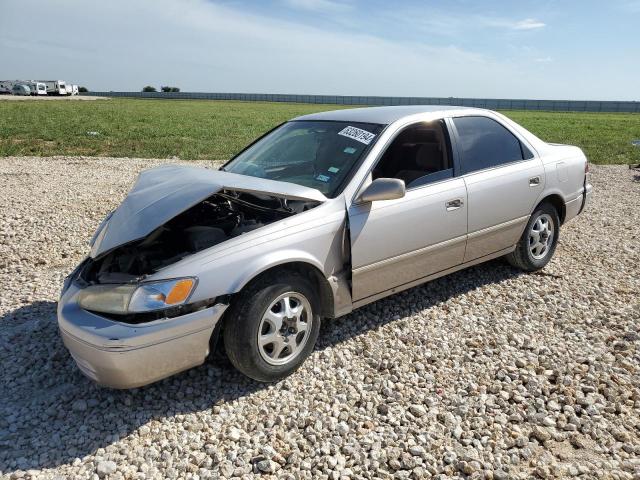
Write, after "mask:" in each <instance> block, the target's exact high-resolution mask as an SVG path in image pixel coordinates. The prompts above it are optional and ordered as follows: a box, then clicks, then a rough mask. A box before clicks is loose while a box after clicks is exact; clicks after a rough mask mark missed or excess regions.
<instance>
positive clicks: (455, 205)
mask: <svg viewBox="0 0 640 480" xmlns="http://www.w3.org/2000/svg"><path fill="white" fill-rule="evenodd" d="M462 205H464V202H463V201H462V199H461V198H456V199H454V200H449V201H448V202H447V203H445V206H446V207H447V212H451V211H452V210H457V209H459V208H460V207H461V206H462Z"/></svg>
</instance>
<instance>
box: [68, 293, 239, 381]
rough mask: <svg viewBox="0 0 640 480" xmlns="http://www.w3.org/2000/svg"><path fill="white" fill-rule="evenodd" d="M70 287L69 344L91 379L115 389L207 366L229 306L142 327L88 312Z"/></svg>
mask: <svg viewBox="0 0 640 480" xmlns="http://www.w3.org/2000/svg"><path fill="white" fill-rule="evenodd" d="M79 291H80V289H79V287H78V286H77V285H75V284H74V283H71V284H70V285H69V286H68V288H66V290H65V291H64V293H63V295H62V298H61V299H60V302H59V303H58V326H59V328H60V333H61V335H62V340H63V342H64V344H65V346H66V347H67V348H68V349H69V352H70V353H71V356H72V357H73V359H74V360H75V362H76V364H77V365H78V367H79V368H80V370H81V371H82V373H84V374H85V375H86V376H87V377H89V378H90V379H92V380H94V381H95V382H97V383H99V384H100V385H104V386H107V387H111V388H134V387H140V386H142V385H147V384H149V383H153V382H155V381H157V380H160V379H162V378H166V377H168V376H170V375H173V374H175V373H178V372H181V371H183V370H186V369H188V368H191V367H195V366H196V365H200V364H202V363H203V362H204V360H205V358H206V357H207V355H208V354H209V340H210V338H211V335H212V333H213V330H214V328H215V327H216V325H217V324H218V322H219V321H220V318H221V317H222V314H223V313H224V312H225V310H226V309H227V305H224V304H220V303H219V304H216V305H214V306H212V307H209V308H206V309H203V310H199V311H197V312H193V313H189V314H186V315H182V316H179V317H174V318H169V319H162V320H155V321H152V322H148V323H142V324H135V325H131V324H126V323H121V322H117V321H114V320H111V319H108V318H105V317H102V316H100V315H97V314H95V313H91V312H88V311H87V310H84V309H82V308H81V307H80V305H79V304H78V302H77V296H78V292H79Z"/></svg>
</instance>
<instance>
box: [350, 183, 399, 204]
mask: <svg viewBox="0 0 640 480" xmlns="http://www.w3.org/2000/svg"><path fill="white" fill-rule="evenodd" d="M404 193H405V186H404V181H403V180H400V179H398V178H376V179H375V180H374V181H373V182H371V183H370V184H369V186H368V187H367V188H365V189H364V192H362V194H361V195H360V198H359V199H358V202H360V203H369V202H375V201H379V200H395V199H396V198H402V197H404Z"/></svg>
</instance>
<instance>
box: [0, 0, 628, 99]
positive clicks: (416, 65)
mask: <svg viewBox="0 0 640 480" xmlns="http://www.w3.org/2000/svg"><path fill="white" fill-rule="evenodd" d="M45 77H46V78H47V79H48V78H59V79H65V80H67V81H69V82H71V83H78V84H80V85H86V86H87V87H89V88H91V89H92V90H139V89H141V88H142V86H144V85H147V84H151V85H155V86H159V85H166V84H169V85H175V86H178V87H180V88H182V90H184V91H226V92H266V93H310V94H343V95H397V96H443V97H448V96H456V97H492V98H542V99H603V100H640V88H639V87H638V86H639V85H640V0H609V1H608V2H601V1H598V2H596V1H591V0H585V1H577V0H575V1H574V0H568V1H560V0H540V1H537V2H533V1H531V2H530V1H519V2H513V1H511V2H506V1H484V2H477V1H475V2H472V1H467V0H449V1H446V0H425V1H417V0H411V1H403V2H390V1H381V0H370V1H364V0H274V1H271V2H267V1H256V0H226V1H225V0H136V1H130V0H110V1H109V2H99V3H98V2H90V1H86V0H31V1H30V2H29V8H28V11H25V10H24V6H23V5H21V4H20V3H19V2H6V3H5V4H4V5H3V8H2V15H1V16H0V78H2V79H4V78H7V79H11V78H45Z"/></svg>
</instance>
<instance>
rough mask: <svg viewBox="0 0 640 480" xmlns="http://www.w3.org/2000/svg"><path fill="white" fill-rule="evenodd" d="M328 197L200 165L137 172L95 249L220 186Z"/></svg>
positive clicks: (148, 227)
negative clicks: (134, 181)
mask: <svg viewBox="0 0 640 480" xmlns="http://www.w3.org/2000/svg"><path fill="white" fill-rule="evenodd" d="M225 189H226V190H234V191H237V192H245V193H253V194H262V195H271V196H275V197H282V198H289V199H292V200H312V201H317V202H324V201H325V200H326V199H327V198H326V197H325V196H324V195H323V194H322V193H320V192H319V191H318V190H316V189H313V188H309V187H304V186H301V185H296V184H293V183H287V182H279V181H276V180H268V179H264V178H257V177H249V176H247V175H238V174H236V173H229V172H223V171H220V170H209V169H206V168H200V167H186V166H179V165H163V166H160V167H156V168H152V169H150V170H146V171H144V172H142V173H140V175H139V176H138V179H137V180H136V183H135V184H134V186H133V188H132V189H131V190H130V191H129V193H128V195H127V197H126V198H125V199H124V200H123V202H122V203H121V204H120V205H119V206H118V208H116V209H115V210H114V211H113V214H112V215H111V217H110V218H109V220H108V221H107V222H106V223H105V225H104V227H103V231H100V232H97V233H98V234H97V235H96V239H95V243H94V245H93V248H92V249H91V257H93V258H96V257H98V256H100V255H102V254H103V253H106V252H108V251H110V250H112V249H114V248H116V247H118V246H120V245H124V244H125V243H130V242H133V241H135V240H139V239H141V238H144V237H146V236H147V235H149V234H150V233H151V232H153V231H154V230H155V229H156V228H158V227H159V226H161V225H163V224H165V223H167V222H168V221H169V220H171V219H172V218H174V217H175V216H177V215H179V214H180V213H182V212H184V211H185V210H187V209H189V208H191V207H193V206H194V205H196V204H197V203H200V202H202V201H203V200H205V199H206V198H208V197H210V196H211V195H213V194H215V193H217V192H219V191H221V190H225Z"/></svg>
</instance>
